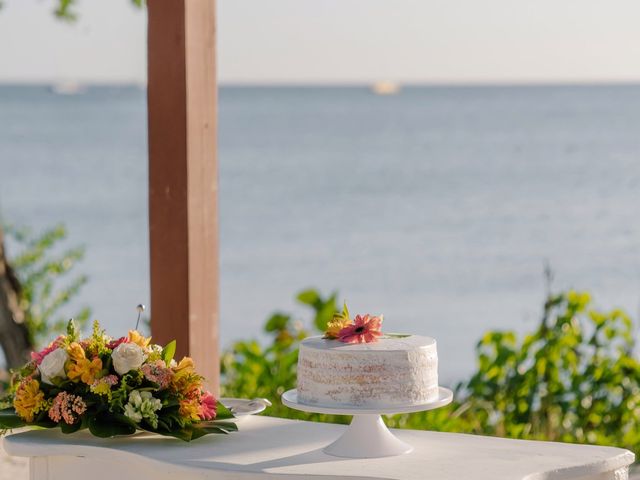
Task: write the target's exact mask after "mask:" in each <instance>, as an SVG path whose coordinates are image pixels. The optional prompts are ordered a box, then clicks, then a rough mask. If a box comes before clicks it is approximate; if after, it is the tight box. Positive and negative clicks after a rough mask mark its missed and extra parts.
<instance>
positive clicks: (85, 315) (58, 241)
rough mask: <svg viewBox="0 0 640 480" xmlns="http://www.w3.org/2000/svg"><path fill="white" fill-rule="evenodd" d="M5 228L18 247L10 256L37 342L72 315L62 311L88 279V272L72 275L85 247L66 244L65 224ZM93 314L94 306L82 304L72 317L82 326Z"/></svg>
mask: <svg viewBox="0 0 640 480" xmlns="http://www.w3.org/2000/svg"><path fill="white" fill-rule="evenodd" d="M6 232H7V234H8V235H9V236H10V237H11V238H12V239H13V240H14V241H15V242H16V244H17V246H18V247H19V253H18V255H16V256H14V257H13V258H11V265H12V267H13V268H14V270H15V272H16V275H17V277H18V280H19V281H20V284H21V286H22V291H21V295H20V308H21V310H23V311H24V313H25V322H26V325H27V328H28V330H29V335H30V341H31V344H32V345H34V346H38V345H39V344H40V343H41V342H43V341H50V340H51V339H52V338H53V337H54V336H56V335H57V334H60V333H63V332H64V331H65V329H66V326H67V322H68V321H69V317H66V316H64V315H61V314H60V313H59V312H60V311H61V309H62V308H63V307H65V306H66V305H67V304H68V303H69V302H70V301H71V300H72V299H73V298H74V297H75V296H76V295H77V294H78V292H79V291H80V289H81V288H82V287H83V286H84V284H85V283H87V280H88V278H87V276H86V275H76V276H72V277H71V278H69V276H70V275H71V274H72V272H73V268H74V267H75V266H76V264H77V263H78V262H80V261H81V260H82V259H83V258H84V253H85V250H84V248H83V247H72V248H63V245H62V244H63V243H64V241H65V240H66V239H67V230H66V228H65V227H64V225H56V226H54V227H50V228H47V229H46V230H44V231H43V232H41V233H39V234H34V233H32V232H31V231H30V230H27V229H15V228H11V227H7V228H6ZM90 316H91V310H90V309H89V308H88V307H82V308H80V309H79V311H78V312H77V313H76V315H75V317H73V318H74V320H75V321H76V323H77V324H78V325H79V326H80V327H82V326H84V325H86V323H87V322H88V320H89V317H90Z"/></svg>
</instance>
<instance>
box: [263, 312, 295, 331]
mask: <svg viewBox="0 0 640 480" xmlns="http://www.w3.org/2000/svg"><path fill="white" fill-rule="evenodd" d="M289 320H291V317H290V316H289V315H286V314H284V313H274V314H273V315H271V317H269V320H267V323H266V324H265V326H264V330H265V332H280V331H282V330H286V328H287V325H288V323H289Z"/></svg>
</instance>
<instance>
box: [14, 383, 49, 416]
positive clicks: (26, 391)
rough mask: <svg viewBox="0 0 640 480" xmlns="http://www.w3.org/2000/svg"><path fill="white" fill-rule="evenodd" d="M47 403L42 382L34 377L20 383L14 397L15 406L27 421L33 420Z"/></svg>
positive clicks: (17, 411)
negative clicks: (41, 388)
mask: <svg viewBox="0 0 640 480" xmlns="http://www.w3.org/2000/svg"><path fill="white" fill-rule="evenodd" d="M46 405H47V402H46V401H45V399H44V393H43V392H42V391H41V390H40V383H39V382H38V381H37V380H34V379H32V378H31V379H27V380H25V381H23V382H22V383H21V384H20V386H19V387H18V390H17V391H16V396H15V398H14V399H13V408H15V409H16V413H17V414H18V415H19V416H20V417H21V418H22V419H24V420H26V421H27V422H33V418H34V416H35V414H36V413H38V412H40V411H41V410H42V409H43V408H45V407H46Z"/></svg>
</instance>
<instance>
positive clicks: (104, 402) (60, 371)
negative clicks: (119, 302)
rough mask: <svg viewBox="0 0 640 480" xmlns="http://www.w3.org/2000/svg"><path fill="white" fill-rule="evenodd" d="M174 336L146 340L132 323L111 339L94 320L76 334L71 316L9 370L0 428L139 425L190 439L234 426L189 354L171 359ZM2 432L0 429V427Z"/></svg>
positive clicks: (113, 431) (100, 429) (101, 431)
mask: <svg viewBox="0 0 640 480" xmlns="http://www.w3.org/2000/svg"><path fill="white" fill-rule="evenodd" d="M175 350H176V343H175V341H173V342H171V343H169V344H168V345H166V346H165V347H162V346H160V345H154V344H152V343H151V339H150V338H145V337H144V336H143V335H141V334H140V333H139V332H138V331H136V330H131V331H129V334H128V335H127V336H126V337H121V338H117V339H114V338H111V337H109V336H107V335H106V334H105V332H104V330H102V329H101V328H100V325H99V323H98V322H95V323H94V326H93V333H92V335H91V336H90V337H89V338H86V339H80V336H79V332H78V330H77V329H76V326H75V324H74V323H73V321H70V322H69V325H68V327H67V334H66V335H61V336H59V337H58V338H57V339H56V340H54V341H53V342H52V343H51V344H50V345H49V346H47V347H46V348H45V349H43V350H42V351H40V352H33V353H32V354H31V357H32V360H31V361H30V362H29V363H27V364H26V365H25V366H24V367H22V368H21V369H20V370H19V371H17V372H14V373H13V375H12V379H11V386H10V389H9V393H8V395H7V396H6V397H5V398H3V399H0V409H1V410H0V431H6V430H8V429H12V428H17V427H23V426H36V427H43V428H55V427H60V430H61V431H62V432H63V433H73V432H76V431H78V430H83V429H89V431H90V432H91V433H92V434H93V435H96V436H98V437H113V436H116V435H130V434H133V433H135V432H136V431H137V430H146V431H148V432H153V433H157V434H160V435H166V436H171V437H176V438H179V439H181V440H184V441H187V442H188V441H191V440H194V439H196V438H199V437H202V436H204V435H208V434H213V433H229V432H232V431H236V430H237V427H236V425H235V423H233V422H231V421H225V420H229V419H232V418H233V415H232V414H231V412H230V411H229V410H228V409H226V408H225V407H224V406H223V405H222V404H221V403H220V402H218V401H217V400H216V399H215V397H214V396H213V395H212V394H211V393H210V392H208V391H206V390H205V388H204V386H203V378H202V377H201V376H200V375H198V374H197V372H196V370H195V367H194V364H193V360H192V359H191V358H189V357H184V358H183V359H182V360H180V361H179V362H176V361H175V360H174V359H173V356H174V354H175ZM0 433H2V432H0Z"/></svg>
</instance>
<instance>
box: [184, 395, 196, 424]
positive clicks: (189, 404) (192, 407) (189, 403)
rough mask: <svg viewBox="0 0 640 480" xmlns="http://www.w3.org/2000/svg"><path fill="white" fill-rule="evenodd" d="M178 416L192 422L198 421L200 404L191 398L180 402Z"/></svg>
mask: <svg viewBox="0 0 640 480" xmlns="http://www.w3.org/2000/svg"><path fill="white" fill-rule="evenodd" d="M179 413H180V416H181V417H184V418H188V419H190V420H193V421H194V422H198V421H200V402H199V401H198V398H191V399H187V400H181V401H180V410H179Z"/></svg>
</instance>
